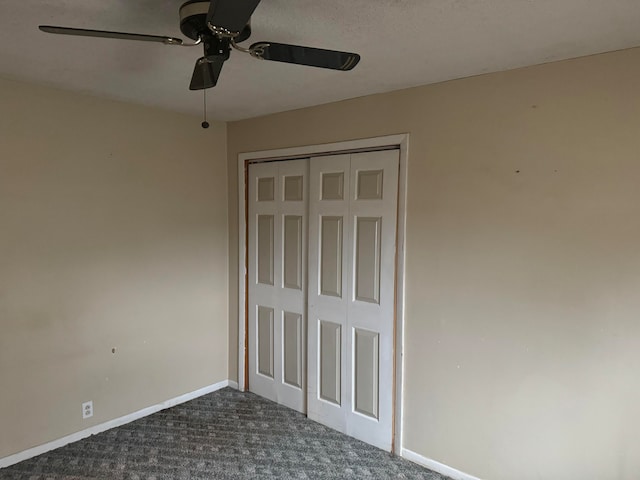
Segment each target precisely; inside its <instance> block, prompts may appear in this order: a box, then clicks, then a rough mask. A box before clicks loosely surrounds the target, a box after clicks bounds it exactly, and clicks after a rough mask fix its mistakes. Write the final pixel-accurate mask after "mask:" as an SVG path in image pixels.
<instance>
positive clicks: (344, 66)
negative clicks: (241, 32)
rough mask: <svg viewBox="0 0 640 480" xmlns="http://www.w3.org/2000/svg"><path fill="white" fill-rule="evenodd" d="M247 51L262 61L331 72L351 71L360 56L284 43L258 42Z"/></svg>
mask: <svg viewBox="0 0 640 480" xmlns="http://www.w3.org/2000/svg"><path fill="white" fill-rule="evenodd" d="M249 50H251V51H252V52H253V53H254V54H255V55H256V56H257V57H259V58H262V59H264V60H273V61H276V62H285V63H295V64H298V65H308V66H310V67H319V68H330V69H332V70H351V69H352V68H353V67H355V66H356V65H357V64H358V62H359V61H360V55H358V54H357V53H349V52H338V51H336V50H324V49H321V48H311V47H301V46H299V45H287V44H284V43H273V42H258V43H254V44H253V45H251V47H250V48H249Z"/></svg>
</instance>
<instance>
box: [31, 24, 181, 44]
mask: <svg viewBox="0 0 640 480" xmlns="http://www.w3.org/2000/svg"><path fill="white" fill-rule="evenodd" d="M39 28H40V30H42V31H43V32H47V33H57V34H60V35H78V36H80V37H100V38H117V39H119V40H138V41H143V42H158V43H164V44H167V45H181V44H182V40H181V39H179V38H173V37H162V36H159V35H142V34H139V33H124V32H110V31H107V30H86V29H84V28H69V27H54V26H51V25H40V27H39Z"/></svg>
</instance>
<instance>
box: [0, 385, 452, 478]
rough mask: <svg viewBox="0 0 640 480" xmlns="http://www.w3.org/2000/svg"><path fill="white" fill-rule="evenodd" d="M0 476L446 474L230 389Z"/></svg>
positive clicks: (140, 476) (421, 476) (27, 463)
mask: <svg viewBox="0 0 640 480" xmlns="http://www.w3.org/2000/svg"><path fill="white" fill-rule="evenodd" d="M0 478H1V479H29V480H36V479H52V480H59V479H65V480H80V479H116V480H120V479H122V480H125V479H126V480H142V479H145V480H168V479H233V480H238V479H256V478H259V479H275V478H291V479H294V478H295V479H316V478H317V479H322V478H328V479H343V478H369V479H384V478H394V479H395V478H398V479H428V480H444V479H445V477H443V476H441V475H438V474H436V473H433V472H431V471H429V470H426V469H424V468H422V467H420V466H418V465H415V464H413V463H411V462H408V461H406V460H403V459H401V458H399V457H395V456H392V455H389V454H388V453H386V452H383V451H381V450H378V449H377V448H375V447H371V446H369V445H367V444H365V443H363V442H360V441H358V440H355V439H353V438H350V437H347V436H346V435H342V434H341V433H338V432H336V431H334V430H331V429H329V428H327V427H324V426H322V425H319V424H317V423H315V422H313V421H311V420H309V419H307V418H306V417H305V416H304V415H301V414H299V413H297V412H294V411H292V410H289V409H287V408H285V407H281V406H279V405H277V404H275V403H273V402H269V401H268V400H264V399H262V398H260V397H258V396H256V395H253V394H251V393H241V392H238V391H236V390H233V389H230V388H225V389H223V390H220V391H218V392H215V393H211V394H209V395H205V396H203V397H200V398H197V399H195V400H192V401H190V402H187V403H184V404H182V405H178V406H176V407H173V408H170V409H167V410H163V411H161V412H158V413H156V414H154V415H151V416H149V417H146V418H143V419H140V420H137V421H135V422H132V423H129V424H127V425H123V426H121V427H118V428H114V429H112V430H109V431H107V432H104V433H101V434H99V435H94V436H92V437H89V438H86V439H84V440H80V441H79V442H76V443H72V444H69V445H67V446H65V447H62V448H59V449H57V450H53V451H51V452H48V453H46V454H43V455H40V456H39V457H35V458H32V459H30V460H26V461H24V462H21V463H18V464H16V465H13V466H11V467H8V468H4V469H2V470H0Z"/></svg>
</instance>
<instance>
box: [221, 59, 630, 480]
mask: <svg viewBox="0 0 640 480" xmlns="http://www.w3.org/2000/svg"><path fill="white" fill-rule="evenodd" d="M402 132H409V133H410V135H411V136H410V147H409V149H410V157H409V183H408V222H407V271H406V279H407V290H406V344H405V362H406V370H405V372H406V387H405V394H404V395H405V396H404V407H405V410H404V413H405V423H404V446H405V447H406V448H408V449H410V450H412V451H414V452H417V453H418V454H420V455H424V456H426V457H428V458H432V459H435V460H437V461H440V462H442V463H445V464H447V465H449V466H452V467H454V468H457V469H459V470H462V471H464V472H467V473H470V474H473V475H476V476H479V477H482V478H490V479H513V478H518V479H578V478H579V479H583V480H586V479H635V478H638V477H640V455H638V452H640V429H639V428H638V425H640V408H638V405H640V380H639V376H638V375H639V373H638V372H640V322H639V321H638V314H639V312H640V294H639V293H638V292H639V291H640V254H639V253H638V252H639V245H640V222H639V220H638V219H639V218H640V187H639V186H638V185H639V183H640V134H639V133H640V49H634V50H627V51H622V52H616V53H610V54H605V55H600V56H594V57H589V58H582V59H578V60H573V61H566V62H560V63H554V64H548V65H543V66H537V67H532V68H526V69H521V70H516V71H511V72H505V73H497V74H491V75H485V76H480V77H475V78H469V79H464V80H459V81H453V82H448V83H444V84H439V85H433V86H427V87H421V88H415V89H410V90H404V91H398V92H394V93H389V94H383V95H376V96H371V97H365V98H359V99H354V100H349V101H344V102H340V103H335V104H330V105H325V106H320V107H315V108H309V109H304V110H299V111H294V112H288V113H283V114H277V115H271V116H268V117H264V118H258V119H252V120H247V121H241V122H236V123H231V124H229V126H228V152H229V155H228V159H229V201H230V211H229V216H230V239H229V242H230V243H229V247H230V265H231V266H232V268H231V269H230V272H231V274H230V282H231V283H230V285H231V288H230V332H231V335H230V348H229V355H230V356H229V372H230V377H231V378H235V377H236V375H237V361H236V355H237V349H236V345H237V328H236V321H237V320H236V315H237V288H236V285H237V276H236V272H235V270H234V269H233V265H235V264H236V260H237V225H235V223H236V219H237V179H236V162H237V156H238V153H240V152H247V151H256V150H264V149H272V148H281V147H291V146H297V145H308V144H319V143H327V142H336V141H341V140H348V139H357V138H364V137H372V136H379V135H388V134H394V133H402Z"/></svg>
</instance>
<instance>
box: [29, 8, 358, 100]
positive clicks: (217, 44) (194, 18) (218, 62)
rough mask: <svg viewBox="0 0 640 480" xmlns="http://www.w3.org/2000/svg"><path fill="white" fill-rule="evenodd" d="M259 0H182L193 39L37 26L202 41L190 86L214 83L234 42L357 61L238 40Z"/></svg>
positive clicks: (345, 64)
mask: <svg viewBox="0 0 640 480" xmlns="http://www.w3.org/2000/svg"><path fill="white" fill-rule="evenodd" d="M259 3H260V0H212V1H205V0H189V1H187V2H185V3H184V4H183V5H182V6H181V7H180V30H181V31H182V33H183V34H184V35H185V36H187V37H189V38H190V39H192V40H194V43H185V42H183V41H182V40H181V39H179V38H174V37H163V36H158V35H142V34H139V33H124V32H111V31H105V30H86V29H82V28H69V27H56V26H51V25H40V27H39V28H40V30H42V31H43V32H47V33H57V34H63V35H79V36H83V37H104V38H116V39H121V40H138V41H144V42H158V43H163V44H165V45H177V46H183V47H192V46H196V45H200V44H202V45H204V56H203V57H201V58H199V59H198V60H197V61H196V66H195V68H194V71H193V76H192V77H191V83H190V85H189V88H190V89H191V90H203V89H206V88H211V87H214V86H215V85H216V83H217V82H218V77H219V76H220V72H221V71H222V66H223V65H224V62H225V61H227V60H228V59H229V55H230V53H231V49H232V48H233V49H235V50H238V51H240V52H244V53H248V54H249V55H251V56H252V57H254V58H258V59H262V60H272V61H276V62H286V63H295V64H298V65H307V66H311V67H320V68H329V69H333V70H351V69H352V68H353V67H355V66H356V65H357V64H358V62H359V61H360V55H358V54H357V53H349V52H339V51H335V50H324V49H320V48H311V47H302V46H299V45H288V44H284V43H275V42H257V43H254V44H253V45H251V46H250V47H249V48H245V47H242V46H240V45H238V43H240V42H243V41H244V40H246V39H247V38H249V36H250V35H251V15H252V14H253V12H254V11H255V9H256V7H257V6H258V4H259Z"/></svg>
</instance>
